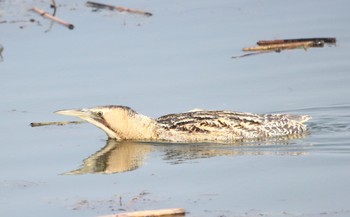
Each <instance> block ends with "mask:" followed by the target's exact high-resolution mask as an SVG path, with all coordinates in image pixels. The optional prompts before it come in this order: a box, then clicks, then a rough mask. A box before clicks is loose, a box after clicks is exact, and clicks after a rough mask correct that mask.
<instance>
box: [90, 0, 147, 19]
mask: <svg viewBox="0 0 350 217" xmlns="http://www.w3.org/2000/svg"><path fill="white" fill-rule="evenodd" d="M86 5H87V6H89V7H95V8H107V9H109V10H117V11H119V12H123V11H125V12H129V13H135V14H143V15H146V16H152V13H150V12H146V11H140V10H135V9H130V8H126V7H120V6H113V5H106V4H101V3H97V2H90V1H88V2H86Z"/></svg>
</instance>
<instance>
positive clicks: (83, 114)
mask: <svg viewBox="0 0 350 217" xmlns="http://www.w3.org/2000/svg"><path fill="white" fill-rule="evenodd" d="M55 113H56V114H60V115H67V116H73V117H77V118H81V119H85V118H90V117H91V112H90V111H89V110H88V109H68V110H59V111H55Z"/></svg>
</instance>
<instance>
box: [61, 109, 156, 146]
mask: <svg viewBox="0 0 350 217" xmlns="http://www.w3.org/2000/svg"><path fill="white" fill-rule="evenodd" d="M55 113H56V114H61V115H68V116H74V117H78V118H81V119H83V120H86V121H87V122H89V123H91V124H93V125H95V126H96V127H98V128H100V129H101V130H103V131H104V132H105V133H106V134H107V135H108V137H109V138H112V139H116V140H138V139H141V140H142V139H148V137H150V136H153V135H150V134H152V133H153V126H154V122H155V121H154V120H153V119H151V118H149V117H146V116H143V115H140V114H138V113H137V112H135V111H134V110H133V109H131V108H129V107H127V106H112V105H110V106H98V107H94V108H85V109H72V110H59V111H56V112H55Z"/></svg>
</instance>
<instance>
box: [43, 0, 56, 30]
mask: <svg viewBox="0 0 350 217" xmlns="http://www.w3.org/2000/svg"><path fill="white" fill-rule="evenodd" d="M50 7H51V8H53V13H52V16H56V10H57V6H56V1H55V0H52V4H51V5H50ZM53 23H54V21H53V20H51V23H50V27H49V28H48V29H47V30H46V31H45V33H47V32H49V31H50V30H51V29H52V27H53Z"/></svg>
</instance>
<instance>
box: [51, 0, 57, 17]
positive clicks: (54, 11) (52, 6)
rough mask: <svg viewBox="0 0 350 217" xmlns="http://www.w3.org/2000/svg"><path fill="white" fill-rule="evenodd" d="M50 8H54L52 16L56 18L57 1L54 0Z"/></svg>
mask: <svg viewBox="0 0 350 217" xmlns="http://www.w3.org/2000/svg"><path fill="white" fill-rule="evenodd" d="M50 6H51V8H53V13H52V16H56V10H57V5H56V1H55V0H52V4H51V5H50Z"/></svg>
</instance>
